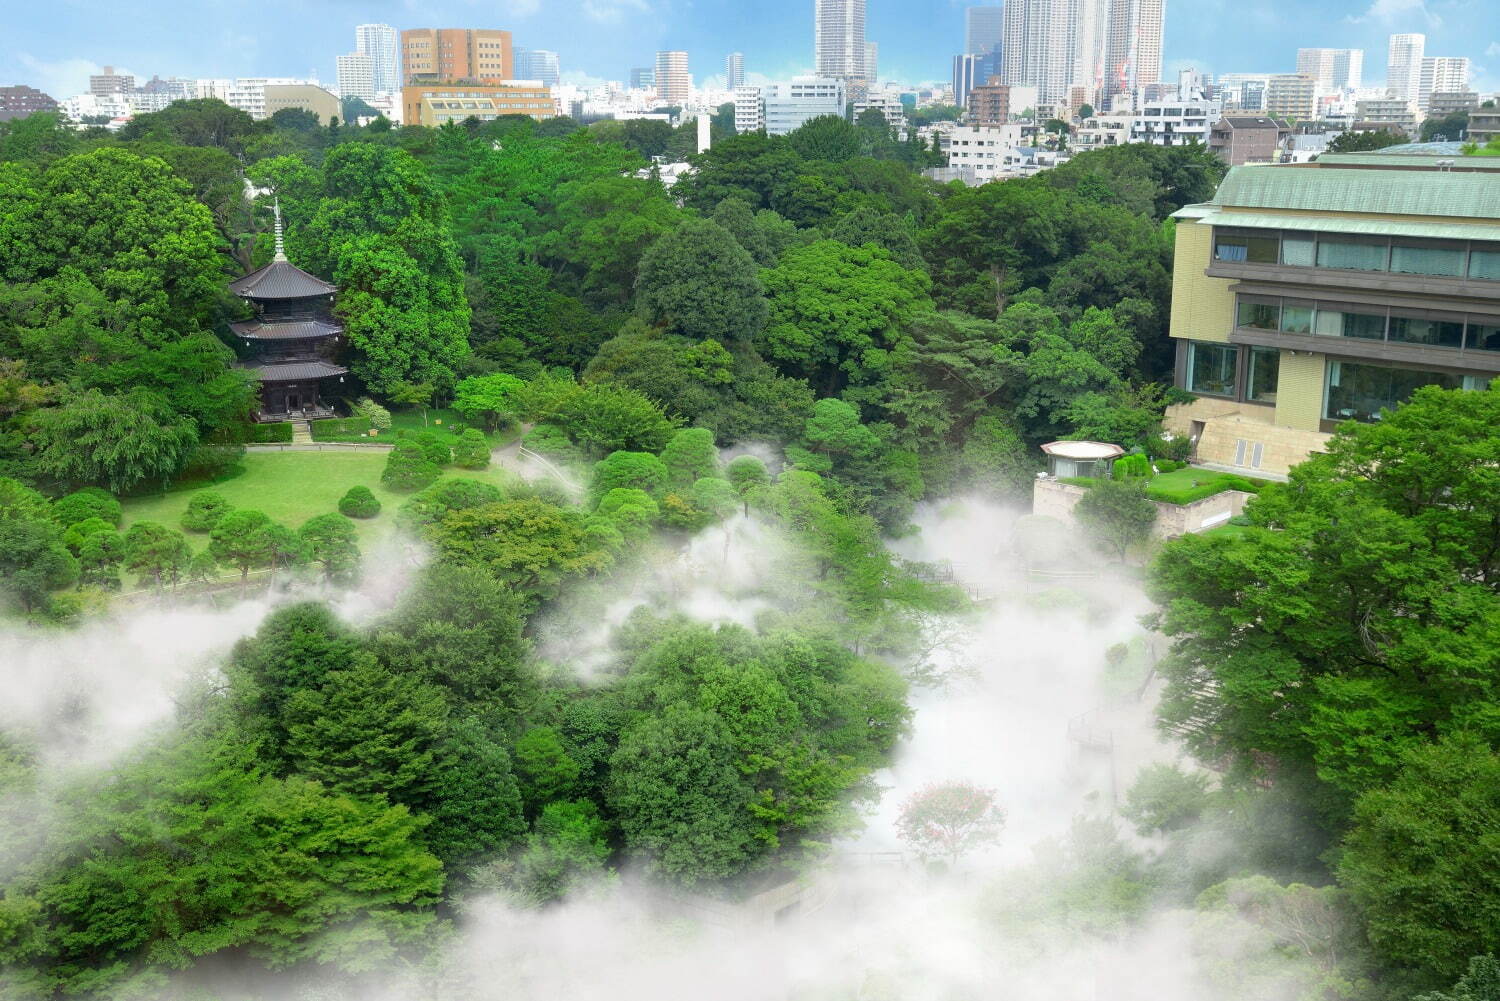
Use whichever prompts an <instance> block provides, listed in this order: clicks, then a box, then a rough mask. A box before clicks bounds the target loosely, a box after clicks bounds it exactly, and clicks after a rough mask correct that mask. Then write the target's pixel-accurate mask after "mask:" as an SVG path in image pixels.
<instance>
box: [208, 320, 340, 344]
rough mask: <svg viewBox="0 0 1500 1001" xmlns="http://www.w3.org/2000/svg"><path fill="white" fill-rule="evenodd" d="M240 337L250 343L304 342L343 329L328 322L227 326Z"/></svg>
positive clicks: (255, 322)
mask: <svg viewBox="0 0 1500 1001" xmlns="http://www.w3.org/2000/svg"><path fill="white" fill-rule="evenodd" d="M229 329H230V330H233V331H234V332H235V333H236V334H238V335H239V336H240V337H243V338H245V339H246V340H251V341H305V340H313V339H315V338H322V337H332V336H333V335H334V334H338V333H342V332H343V330H344V328H343V327H341V326H340V325H339V324H337V323H334V322H332V321H329V320H284V321H279V322H271V323H266V322H265V321H263V320H259V319H256V320H239V321H236V322H234V323H231V324H230V325H229Z"/></svg>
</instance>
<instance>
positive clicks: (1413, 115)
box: [1354, 97, 1419, 134]
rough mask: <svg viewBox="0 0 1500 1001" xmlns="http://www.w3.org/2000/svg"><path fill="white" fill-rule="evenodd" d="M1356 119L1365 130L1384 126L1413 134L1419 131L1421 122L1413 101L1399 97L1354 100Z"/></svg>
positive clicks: (1384, 127) (1393, 130)
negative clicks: (1418, 119) (1418, 126)
mask: <svg viewBox="0 0 1500 1001" xmlns="http://www.w3.org/2000/svg"><path fill="white" fill-rule="evenodd" d="M1354 120H1355V122H1356V123H1357V124H1358V125H1360V126H1363V127H1364V130H1365V131H1368V130H1370V129H1372V128H1383V129H1389V130H1391V131H1392V132H1395V131H1401V132H1406V133H1411V134H1415V133H1416V132H1417V125H1418V124H1419V123H1418V121H1417V112H1416V109H1415V108H1414V107H1412V104H1411V102H1410V101H1407V100H1405V99H1404V98H1399V97H1396V98H1378V99H1374V100H1364V101H1356V102H1354Z"/></svg>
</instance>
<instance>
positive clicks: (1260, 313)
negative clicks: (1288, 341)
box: [1235, 299, 1281, 330]
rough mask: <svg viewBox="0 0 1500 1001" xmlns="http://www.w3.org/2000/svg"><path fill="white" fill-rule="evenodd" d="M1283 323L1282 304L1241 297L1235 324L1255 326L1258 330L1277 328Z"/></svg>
mask: <svg viewBox="0 0 1500 1001" xmlns="http://www.w3.org/2000/svg"><path fill="white" fill-rule="evenodd" d="M1280 325H1281V306H1280V304H1279V303H1274V302H1256V301H1254V300H1253V299H1241V300H1240V302H1239V315H1238V317H1237V318H1236V319H1235V326H1238V327H1254V328H1255V329H1257V330H1276V329H1277V328H1278V327H1280Z"/></svg>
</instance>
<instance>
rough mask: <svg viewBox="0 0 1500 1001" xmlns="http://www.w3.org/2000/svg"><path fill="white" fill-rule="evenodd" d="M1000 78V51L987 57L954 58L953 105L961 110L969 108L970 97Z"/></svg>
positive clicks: (965, 56) (997, 50) (968, 56)
mask: <svg viewBox="0 0 1500 1001" xmlns="http://www.w3.org/2000/svg"><path fill="white" fill-rule="evenodd" d="M999 77H1000V50H999V49H998V48H997V49H995V50H994V51H993V52H990V53H989V54H987V55H983V56H975V55H963V56H954V57H953V103H954V104H956V105H958V106H959V107H960V108H967V107H968V106H969V95H970V94H971V93H972V92H973V91H974V90H975V89H976V88H979V87H983V86H984V85H986V84H988V83H989V82H990V81H991V80H994V79H998V78H999Z"/></svg>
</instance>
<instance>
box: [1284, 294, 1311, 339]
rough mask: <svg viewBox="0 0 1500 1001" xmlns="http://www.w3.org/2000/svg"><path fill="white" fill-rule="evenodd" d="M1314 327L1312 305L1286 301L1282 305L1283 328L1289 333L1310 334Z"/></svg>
mask: <svg viewBox="0 0 1500 1001" xmlns="http://www.w3.org/2000/svg"><path fill="white" fill-rule="evenodd" d="M1312 327H1313V308H1312V306H1311V305H1299V304H1297V303H1291V302H1289V303H1285V304H1284V305H1283V306H1282V307H1281V330H1282V332H1283V333H1287V334H1310V333H1312Z"/></svg>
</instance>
